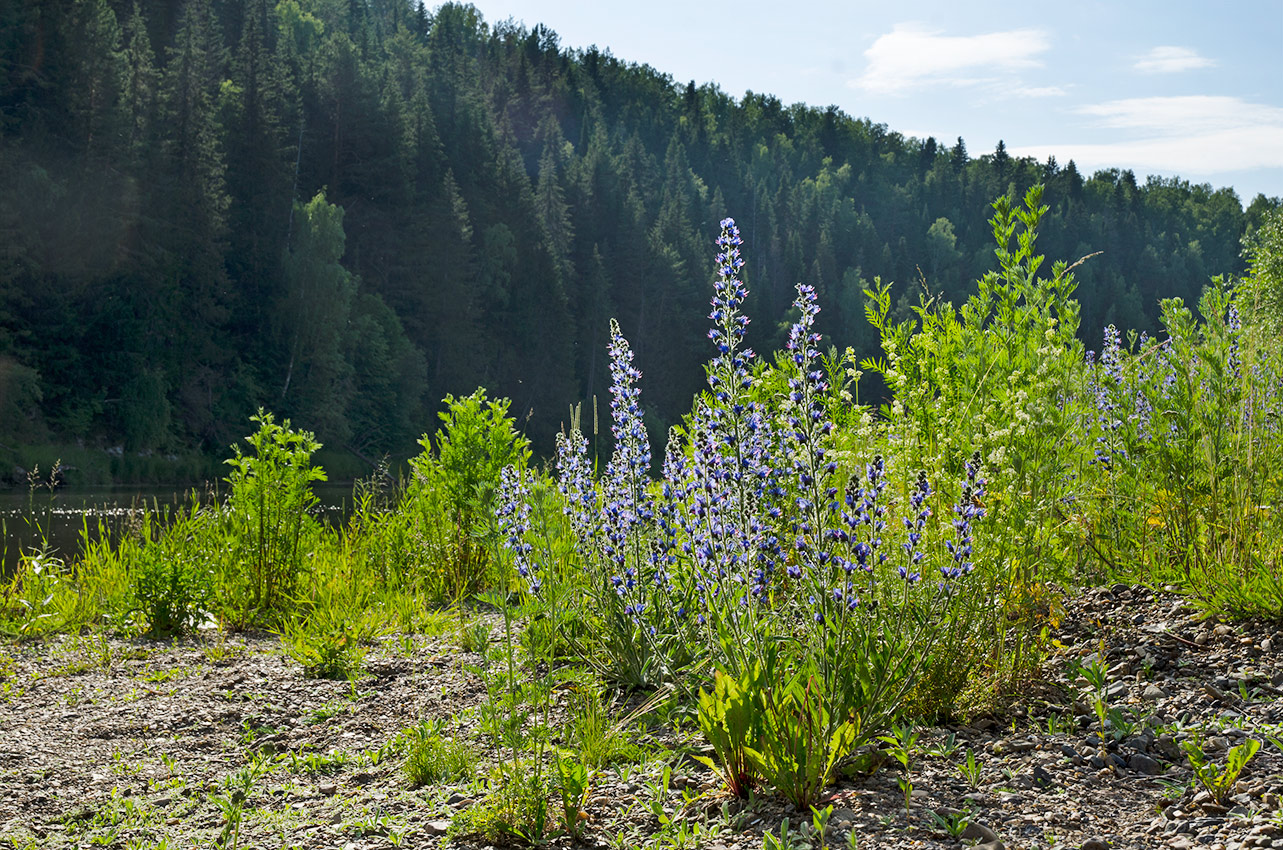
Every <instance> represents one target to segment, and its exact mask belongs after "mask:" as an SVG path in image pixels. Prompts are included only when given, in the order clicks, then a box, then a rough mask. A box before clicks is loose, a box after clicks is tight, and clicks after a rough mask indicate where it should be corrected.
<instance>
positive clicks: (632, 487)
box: [601, 321, 654, 618]
mask: <svg viewBox="0 0 1283 850" xmlns="http://www.w3.org/2000/svg"><path fill="white" fill-rule="evenodd" d="M610 376H611V382H610V396H611V399H610V412H611V419H612V425H611V433H612V434H613V435H614V437H615V451H614V454H612V455H611V458H610V463H609V464H608V465H607V466H606V477H605V480H604V481H603V485H604V488H603V489H604V492H603V504H602V532H603V534H602V537H601V541H602V554H603V555H604V556H605V558H606V560H607V562H608V563H609V564H610V566H611V569H612V575H611V577H610V581H611V584H612V585H613V586H614V589H615V592H616V593H617V594H618V595H619V597H620V598H621V599H625V600H627V605H626V610H627V612H628V613H629V614H631V615H632V616H633V617H636V618H640V616H641V613H642V611H643V610H644V607H645V605H644V603H643V602H641V601H640V600H639V599H635V598H633V594H634V591H635V590H636V589H637V583H638V581H637V579H638V575H637V568H638V566H639V564H638V563H637V560H638V559H637V555H638V554H639V547H638V544H637V540H636V536H637V535H638V534H640V533H641V530H642V527H643V526H644V525H645V524H646V523H647V522H649V521H650V520H651V518H652V517H653V511H654V509H653V507H652V505H651V500H650V496H649V494H648V493H647V491H646V485H647V475H648V474H649V472H650V441H649V438H648V437H647V435H646V427H645V424H644V422H643V420H642V409H641V389H640V388H639V387H638V386H637V381H638V380H639V379H640V378H641V372H639V371H638V370H637V369H636V368H635V367H634V366H633V352H632V349H631V348H630V347H629V345H628V340H626V339H624V336H623V334H622V333H620V331H619V325H618V323H616V322H614V321H612V322H611V323H610ZM630 547H631V548H632V552H631V553H630V551H629V550H630ZM630 554H631V555H632V557H630Z"/></svg>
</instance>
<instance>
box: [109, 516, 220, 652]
mask: <svg viewBox="0 0 1283 850" xmlns="http://www.w3.org/2000/svg"><path fill="white" fill-rule="evenodd" d="M147 516H148V517H150V513H148V514H147ZM212 520H213V517H212V516H211V514H210V513H208V512H206V511H202V510H201V509H200V507H199V506H198V505H197V504H195V503H193V504H192V505H191V506H190V507H188V508H186V509H185V510H183V511H182V512H181V513H180V514H179V516H178V517H177V518H176V519H174V520H173V524H172V525H170V526H169V527H168V528H166V529H165V530H164V531H163V532H161V535H160V539H158V540H156V541H155V542H144V543H143V544H142V545H141V546H139V547H138V548H137V550H136V555H135V556H134V558H133V559H132V564H131V575H130V580H131V588H132V591H133V597H134V599H135V600H136V605H137V610H138V612H139V613H140V614H141V616H142V618H143V623H144V625H145V627H146V629H147V631H149V632H151V633H152V634H156V635H165V634H182V633H184V632H187V631H190V630H192V629H194V628H195V627H196V626H198V625H200V622H201V620H202V619H203V618H204V617H206V616H208V615H209V612H210V611H211V610H212V609H213V607H214V599H215V596H216V586H215V572H214V567H215V566H216V565H215V564H214V563H213V559H212V558H211V550H212V549H214V547H216V546H217V544H218V541H217V539H216V538H215V536H214V535H212V534H211V533H210V531H211V527H212V526H213V522H212ZM142 537H143V540H144V541H146V540H147V537H148V534H147V531H146V530H145V529H144V531H143V533H142ZM122 548H123V547H122Z"/></svg>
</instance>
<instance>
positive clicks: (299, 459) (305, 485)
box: [225, 410, 325, 621]
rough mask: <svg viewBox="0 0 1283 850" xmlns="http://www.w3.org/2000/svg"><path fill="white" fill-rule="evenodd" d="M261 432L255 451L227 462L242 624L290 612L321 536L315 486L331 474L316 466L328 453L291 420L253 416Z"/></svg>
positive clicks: (233, 568) (234, 578)
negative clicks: (316, 455)
mask: <svg viewBox="0 0 1283 850" xmlns="http://www.w3.org/2000/svg"><path fill="white" fill-rule="evenodd" d="M250 421H251V422H255V423H257V424H258V426H259V427H258V430H257V431H256V432H255V433H253V434H250V435H249V436H248V437H246V438H245V440H246V442H247V443H249V445H250V449H251V450H252V453H250V454H245V453H244V452H243V451H242V450H241V447H240V446H239V445H236V446H232V451H233V452H234V454H233V456H232V457H231V458H229V459H228V460H227V461H226V463H227V464H228V465H229V466H230V467H231V468H232V473H231V475H230V476H228V478H227V481H228V483H229V484H230V485H231V488H232V492H231V495H230V496H229V497H228V501H227V520H228V523H229V528H228V529H227V531H228V534H229V537H230V539H229V544H230V548H231V557H232V563H231V565H230V570H229V575H228V577H227V578H228V580H229V584H230V585H231V586H230V587H228V588H225V590H230V591H232V593H231V598H230V600H229V601H230V602H231V604H232V606H233V611H231V612H230V613H232V614H233V616H234V618H236V619H239V620H241V621H252V620H254V619H256V618H259V617H263V616H271V615H273V614H274V613H278V612H281V611H283V610H284V609H286V608H287V607H289V605H290V604H291V603H292V602H293V600H294V596H295V594H296V592H297V591H298V587H299V576H300V574H301V573H302V572H303V563H304V557H305V555H306V553H307V551H308V547H309V546H311V545H312V543H313V540H314V538H315V536H316V534H317V531H318V523H317V522H316V520H315V519H313V518H312V517H311V516H309V515H308V509H309V508H311V507H312V506H314V505H315V504H316V502H317V499H316V496H315V495H314V494H313V493H312V490H311V484H312V482H314V481H324V480H325V471H324V470H322V469H320V468H318V467H313V466H312V462H311V458H312V454H313V452H315V451H316V450H317V449H318V448H320V446H321V444H320V443H318V442H317V441H316V439H315V437H314V436H313V435H312V434H311V433H310V432H308V431H294V430H292V429H291V428H290V421H289V420H288V419H286V420H285V421H284V422H283V423H281V424H280V425H278V424H276V420H275V419H274V418H273V416H272V414H270V413H265V412H263V411H261V410H260V411H259V412H258V414H257V415H255V416H252V417H250Z"/></svg>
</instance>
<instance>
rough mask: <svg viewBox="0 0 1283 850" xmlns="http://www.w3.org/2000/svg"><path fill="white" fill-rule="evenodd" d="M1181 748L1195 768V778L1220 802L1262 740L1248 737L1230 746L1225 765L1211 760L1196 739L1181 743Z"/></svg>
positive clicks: (1232, 786) (1231, 787)
mask: <svg viewBox="0 0 1283 850" xmlns="http://www.w3.org/2000/svg"><path fill="white" fill-rule="evenodd" d="M1181 748H1182V749H1184V750H1185V755H1186V756H1187V757H1188V758H1189V763H1190V767H1192V768H1193V769H1194V778H1195V779H1197V780H1198V784H1199V785H1202V786H1203V787H1204V788H1205V789H1207V793H1208V794H1210V795H1211V796H1212V799H1213V800H1214V801H1215V802H1216V803H1218V804H1219V803H1221V802H1223V801H1224V800H1225V798H1226V797H1227V796H1229V793H1230V791H1231V790H1232V789H1233V788H1234V784H1235V783H1236V782H1238V776H1239V774H1240V773H1242V772H1243V768H1244V767H1246V766H1247V763H1248V762H1249V761H1250V760H1251V758H1252V756H1254V755H1256V751H1257V750H1259V749H1260V748H1261V742H1260V741H1258V740H1256V739H1255V738H1248V739H1247V740H1246V741H1244V742H1243V743H1241V744H1239V745H1238V746H1237V747H1230V751H1229V753H1228V754H1227V755H1226V757H1225V766H1224V767H1221V766H1220V765H1218V764H1216V763H1215V762H1212V761H1209V760H1208V758H1207V756H1206V755H1205V754H1204V753H1203V748H1202V747H1201V746H1199V745H1198V744H1197V743H1195V742H1194V741H1185V742H1184V743H1183V744H1181Z"/></svg>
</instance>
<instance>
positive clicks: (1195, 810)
mask: <svg viewBox="0 0 1283 850" xmlns="http://www.w3.org/2000/svg"><path fill="white" fill-rule="evenodd" d="M1053 637H1054V638H1055V641H1056V649H1055V651H1054V654H1053V655H1052V656H1051V657H1049V658H1048V660H1047V662H1046V664H1045V665H1044V668H1043V676H1042V678H1041V680H1040V681H1038V682H1035V683H1031V684H1030V686H1029V688H1028V689H1027V692H1026V693H1023V694H1021V695H1019V698H1018V699H1017V700H1016V701H1015V702H1014V703H1012V704H1011V705H1010V706H1008V707H1007V709H1006V711H1005V712H1004V713H1003V714H1002V716H1000V717H994V718H983V719H979V720H976V721H973V722H972V723H971V724H970V725H966V726H953V727H942V728H930V729H925V730H922V737H921V739H920V741H919V743H918V748H917V754H916V757H915V759H914V761H913V763H912V774H911V778H912V781H913V786H914V791H913V799H912V805H911V811H912V821H911V823H910V822H906V817H905V810H904V797H903V793H902V792H901V790H900V788H899V787H898V785H897V778H898V777H899V775H900V774H899V773H897V772H896V770H892V769H891V768H890V767H887V768H884V769H881V770H878V771H876V772H875V773H874V774H873V775H872V776H855V777H849V778H844V779H843V780H842V782H841V783H840V784H839V785H838V786H837V787H836V788H835V789H834V791H833V795H832V799H831V800H830V801H828V802H829V803H830V804H831V805H832V807H833V812H832V815H831V818H830V821H829V828H828V833H827V846H828V847H832V848H839V847H850V846H858V847H861V848H953V847H959V846H967V845H979V846H980V847H982V848H985V850H1001V848H1035V847H1038V848H1052V847H1055V848H1082V850H1101V848H1107V847H1108V848H1132V847H1136V848H1143V847H1144V848H1147V847H1169V848H1209V850H1245V848H1253V847H1255V848H1271V847H1273V848H1280V849H1281V850H1283V808H1281V804H1280V799H1279V797H1280V794H1281V793H1283V750H1280V749H1279V747H1278V746H1276V745H1273V744H1270V743H1268V742H1266V741H1265V736H1273V737H1274V738H1276V739H1281V740H1283V665H1281V664H1280V658H1281V657H1283V653H1281V652H1280V650H1283V628H1280V624H1278V623H1245V624H1233V625H1225V624H1218V623H1214V622H1205V621H1202V620H1200V619H1198V618H1197V616H1195V612H1194V610H1193V609H1192V608H1190V607H1189V606H1188V605H1187V604H1185V603H1184V602H1182V601H1181V599H1180V598H1179V597H1177V596H1174V595H1171V594H1166V593H1159V594H1157V595H1155V594H1152V593H1150V592H1149V591H1148V590H1145V589H1143V588H1132V587H1123V586H1118V587H1114V588H1100V589H1096V590H1093V591H1090V592H1088V593H1087V594H1086V595H1084V596H1082V597H1079V598H1077V599H1076V600H1075V601H1074V602H1073V603H1072V611H1071V612H1070V614H1069V615H1068V616H1067V618H1066V619H1065V621H1064V622H1062V623H1061V624H1060V627H1059V630H1058V632H1057V634H1055V635H1054V636H1053ZM1102 651H1103V652H1104V653H1105V656H1106V658H1107V660H1108V662H1109V663H1110V664H1111V665H1112V670H1111V675H1110V679H1109V691H1108V702H1109V704H1110V705H1112V706H1116V707H1119V708H1120V709H1122V710H1123V712H1124V717H1125V718H1126V720H1127V721H1128V723H1129V724H1134V725H1135V728H1133V729H1130V730H1127V729H1120V730H1118V733H1117V734H1115V732H1114V730H1113V729H1110V730H1107V734H1106V735H1105V736H1104V737H1105V740H1104V741H1102V740H1101V737H1100V735H1099V732H1100V727H1099V724H1098V722H1097V719H1096V715H1095V713H1094V711H1093V709H1092V706H1091V704H1090V698H1089V695H1088V694H1087V689H1086V686H1085V684H1084V683H1083V681H1081V680H1080V679H1076V680H1074V681H1071V680H1070V677H1071V675H1072V674H1071V672H1070V671H1071V670H1072V669H1073V664H1072V662H1073V661H1074V660H1075V659H1076V660H1086V659H1088V658H1089V657H1091V656H1093V655H1095V654H1097V653H1100V652H1102ZM482 661H483V659H482V657H481V656H480V655H477V654H474V653H469V652H464V651H463V650H462V649H460V648H459V645H458V640H457V639H456V638H455V636H454V635H453V634H448V633H447V634H443V635H440V636H436V637H428V636H422V635H419V636H412V637H405V636H396V637H392V638H388V639H385V640H383V641H381V642H380V643H379V645H378V646H376V647H373V648H372V649H371V650H370V653H369V655H368V657H367V659H366V668H367V672H366V674H365V675H364V676H363V677H362V678H360V679H359V680H358V681H356V682H352V683H349V682H333V681H324V680H313V679H306V678H304V677H303V675H302V673H301V672H300V670H299V668H298V666H297V665H296V664H294V663H293V662H291V661H289V660H288V659H287V658H286V657H284V656H283V655H282V654H281V651H280V648H279V642H278V641H277V640H276V639H275V638H274V637H271V636H252V635H251V636H246V635H236V636H232V637H229V638H226V639H225V640H224V641H222V642H214V641H208V642H202V641H200V640H185V641H176V642H149V641H141V640H117V639H114V638H113V639H104V638H101V637H99V636H93V635H89V636H73V637H63V638H59V639H57V640H51V641H48V642H43V643H34V644H21V645H13V646H8V647H5V648H4V649H3V650H0V692H2V694H0V695H3V697H4V699H3V701H0V842H3V843H5V844H6V845H9V844H12V846H15V847H40V848H45V847H49V848H62V847H90V846H104V847H120V848H134V847H137V848H145V847H169V848H186V847H211V846H216V845H217V843H218V842H219V840H220V837H221V836H224V835H226V836H227V839H226V841H225V846H229V847H230V846H231V843H232V842H231V839H230V836H231V831H230V830H229V829H228V816H227V813H226V812H227V807H228V806H231V805H233V801H234V803H235V805H237V806H239V808H240V809H241V810H242V811H243V814H242V815H241V826H240V830H239V834H238V836H237V838H236V840H237V842H238V846H239V847H242V848H259V847H262V848H290V847H299V848H319V847H334V848H345V850H348V849H349V848H350V849H351V850H355V848H385V847H396V846H401V847H436V846H438V845H441V844H444V843H446V842H447V836H446V830H447V829H448V828H449V825H450V822H451V819H452V818H454V817H455V816H456V815H457V814H458V813H459V812H460V811H462V810H464V809H466V808H468V807H469V806H473V805H476V804H477V802H478V800H479V799H480V797H481V795H482V794H483V785H484V783H483V781H482V780H473V781H469V782H461V783H459V784H455V785H449V784H444V785H429V786H425V787H421V788H416V789H412V788H410V787H409V784H408V782H407V779H406V774H405V770H404V762H405V756H404V754H403V750H404V747H402V746H400V745H399V742H400V741H404V738H403V737H398V736H400V734H401V733H402V732H403V730H405V729H407V728H408V727H412V726H414V725H415V724H417V723H419V722H421V721H423V720H425V719H431V718H442V719H445V718H451V717H456V716H457V717H463V718H465V723H472V724H476V723H477V722H478V721H479V712H478V711H477V710H476V709H477V708H478V707H479V706H481V705H483V704H484V703H485V700H486V688H485V683H484V679H483V677H482V676H481V675H480V674H479V672H478V666H479V665H480V664H482ZM559 696H560V697H561V698H562V699H563V701H564V698H565V696H566V691H565V690H562V691H559ZM616 711H617V713H618V714H619V716H623V714H624V713H625V712H624V708H623V707H619V708H617V709H616ZM634 714H635V712H634ZM466 718H471V719H470V720H466ZM564 723H565V718H564V716H561V715H558V716H556V717H554V723H553V725H554V729H555V730H556V729H560V728H561V727H562V726H563V725H564ZM687 728H691V727H690V725H689V724H687ZM630 730H631V732H630V734H631V737H632V739H633V741H634V742H635V743H636V744H637V745H638V746H639V748H640V750H641V752H642V753H643V754H644V755H643V758H642V759H641V760H640V761H639V762H637V763H632V764H621V765H616V766H614V767H607V768H603V769H602V770H600V771H599V772H598V773H597V775H596V776H595V777H594V780H593V784H592V791H591V792H590V795H589V800H588V805H587V807H586V815H587V820H586V825H585V832H584V838H583V840H582V842H581V844H582V846H588V847H643V846H651V847H707V848H724V850H730V848H753V850H757V848H761V847H762V846H763V833H764V832H771V833H773V834H775V835H778V834H779V831H780V825H781V821H782V820H783V819H784V818H788V819H789V822H790V823H791V824H792V830H791V833H792V837H793V845H792V846H794V847H797V848H801V847H809V846H814V847H816V848H819V847H821V842H820V840H819V839H818V838H817V837H816V836H814V835H813V834H812V835H809V836H804V835H802V834H801V833H800V832H799V828H798V827H799V823H801V822H802V821H809V820H810V817H809V814H808V815H806V816H803V815H800V814H799V813H797V812H794V811H789V809H788V808H787V807H786V806H784V805H782V804H780V803H779V802H777V801H773V800H769V799H765V800H753V801H750V802H749V803H742V802H741V801H738V800H732V799H730V798H728V797H727V796H726V795H724V794H723V793H722V792H721V791H720V786H719V783H718V780H717V779H716V777H715V776H714V775H713V774H712V772H711V771H709V770H707V769H705V768H704V767H702V766H699V765H698V764H696V763H694V762H692V761H691V760H689V759H688V758H684V757H682V755H681V754H682V753H683V752H690V751H691V749H699V748H700V747H701V742H700V741H698V740H695V739H692V738H690V737H689V736H687V737H679V735H678V734H677V733H675V732H674V731H673V729H672V727H671V726H665V725H661V724H659V722H657V721H656V722H655V725H654V727H653V728H645V727H644V726H643V725H642V722H641V721H637V722H634V723H633V724H632V726H631V727H630ZM1186 736H1192V737H1194V738H1196V739H1197V738H1199V737H1201V738H1202V740H1203V746H1204V749H1205V751H1206V752H1207V753H1208V755H1209V756H1211V757H1213V758H1215V759H1216V760H1218V761H1219V762H1221V763H1223V762H1224V760H1225V756H1226V753H1227V751H1228V750H1229V748H1231V747H1233V746H1235V745H1236V744H1237V743H1239V742H1241V741H1242V740H1243V739H1244V738H1245V737H1247V736H1253V737H1255V738H1257V739H1258V740H1261V741H1262V742H1263V743H1264V745H1263V746H1262V748H1261V750H1260V751H1259V752H1258V753H1257V754H1256V756H1255V758H1254V759H1253V760H1252V761H1251V762H1250V763H1249V764H1248V765H1247V767H1246V769H1245V770H1244V771H1243V774H1242V776H1241V778H1240V780H1239V782H1238V784H1237V786H1236V787H1235V788H1234V789H1232V793H1231V795H1230V796H1229V797H1228V799H1226V800H1225V802H1224V804H1223V805H1217V804H1215V803H1214V802H1213V801H1212V800H1211V799H1210V798H1209V797H1208V795H1207V794H1206V792H1201V791H1200V789H1199V788H1198V787H1196V786H1195V784H1194V783H1193V782H1192V774H1191V771H1190V769H1189V764H1188V762H1187V761H1186V759H1185V757H1184V755H1183V754H1182V752H1181V750H1180V748H1179V744H1180V743H1181V742H1182V741H1183V740H1185V739H1186ZM478 740H480V737H479V736H478ZM950 742H952V743H950ZM968 750H970V751H971V752H972V753H974V756H975V758H976V761H977V762H978V763H979V764H980V771H979V775H978V776H977V777H976V781H975V783H974V784H973V783H972V782H971V781H969V780H968V779H967V778H966V777H964V774H963V772H962V771H961V770H960V769H959V765H961V764H963V762H964V761H965V759H966V754H967V752H968ZM255 758H257V759H259V760H260V762H261V764H262V765H263V766H264V769H263V771H262V772H261V774H260V775H259V776H258V777H257V778H256V780H255V781H254V782H253V784H252V785H251V786H250V787H248V789H247V791H245V790H244V789H243V790H242V793H243V794H244V798H243V800H241V799H240V798H239V797H237V796H235V794H236V792H235V789H234V786H235V782H234V781H233V782H232V785H231V786H229V785H228V784H227V782H228V780H229V778H233V777H234V776H235V775H236V774H237V772H238V771H240V770H242V769H243V768H244V767H245V766H246V765H247V764H249V763H250V762H251V761H252V760H254V759H255ZM498 758H499V754H498V753H497V752H493V751H492V752H486V751H485V750H484V749H482V750H481V751H480V756H479V758H478V776H481V777H484V776H486V775H487V773H488V770H489V768H490V767H492V766H493V764H494V763H495V762H496V761H497V760H498ZM666 764H667V765H669V766H670V768H671V773H670V775H669V779H668V781H667V783H665V782H664V780H663V770H664V766H665V765H666ZM897 770H898V768H897ZM665 785H666V787H665ZM220 800H222V803H221V805H220ZM928 810H934V811H937V812H938V813H940V814H941V815H944V816H946V817H947V816H949V815H950V814H951V813H953V812H958V811H963V810H969V812H970V821H971V825H970V827H969V828H968V830H967V831H966V832H965V833H964V835H963V838H962V839H961V840H958V839H954V838H951V837H949V835H948V834H947V833H946V832H945V831H943V830H939V829H937V830H933V829H932V827H931V826H929V824H928V818H929V815H928ZM660 813H662V815H663V817H662V818H661V817H660ZM848 833H854V841H853V842H852V840H851V839H849V838H848ZM802 839H805V840H802ZM448 843H449V844H450V846H455V847H467V848H472V847H484V846H488V845H487V844H486V843H484V842H477V841H473V840H469V839H466V838H454V839H450V840H449V842H448ZM551 843H552V844H553V845H554V846H566V847H568V846H572V844H573V843H572V842H571V841H570V839H569V838H567V837H561V838H558V839H554V840H553V841H552V842H551Z"/></svg>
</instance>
